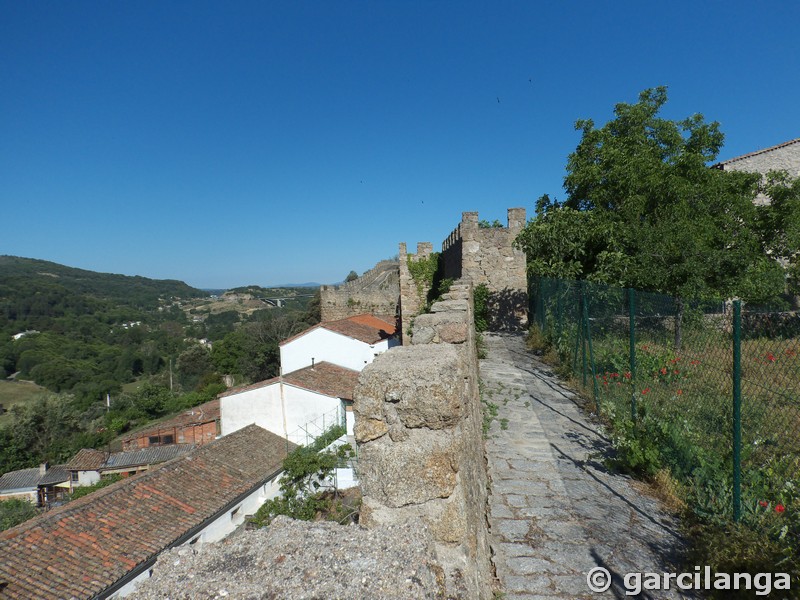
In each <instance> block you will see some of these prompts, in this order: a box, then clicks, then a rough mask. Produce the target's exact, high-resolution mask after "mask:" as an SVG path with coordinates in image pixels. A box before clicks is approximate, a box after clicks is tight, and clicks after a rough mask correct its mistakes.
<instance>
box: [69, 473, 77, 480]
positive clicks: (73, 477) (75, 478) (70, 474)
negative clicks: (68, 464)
mask: <svg viewBox="0 0 800 600" xmlns="http://www.w3.org/2000/svg"><path fill="white" fill-rule="evenodd" d="M69 478H70V481H72V483H78V472H77V471H70V472H69Z"/></svg>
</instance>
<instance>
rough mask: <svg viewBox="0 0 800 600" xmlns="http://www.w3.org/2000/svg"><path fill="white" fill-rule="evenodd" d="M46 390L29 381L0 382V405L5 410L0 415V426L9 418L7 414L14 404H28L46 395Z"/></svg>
mask: <svg viewBox="0 0 800 600" xmlns="http://www.w3.org/2000/svg"><path fill="white" fill-rule="evenodd" d="M47 393H48V392H47V390H46V389H45V388H43V387H41V386H38V385H36V384H35V383H33V382H30V381H0V404H2V405H3V408H4V409H5V410H6V412H4V413H3V414H0V426H2V425H5V424H6V423H8V421H9V419H10V418H11V415H10V413H9V412H8V411H9V410H10V409H11V407H12V406H14V405H15V404H28V403H30V402H35V401H36V400H37V399H39V398H41V397H43V396H45V395H47Z"/></svg>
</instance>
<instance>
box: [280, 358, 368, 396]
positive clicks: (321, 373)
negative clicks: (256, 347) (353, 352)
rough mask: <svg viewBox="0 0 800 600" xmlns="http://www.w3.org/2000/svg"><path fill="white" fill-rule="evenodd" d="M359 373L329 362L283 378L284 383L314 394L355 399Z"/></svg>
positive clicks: (320, 363)
mask: <svg viewBox="0 0 800 600" xmlns="http://www.w3.org/2000/svg"><path fill="white" fill-rule="evenodd" d="M358 376H359V372H358V371H353V370H352V369H345V368H344V367H340V366H338V365H334V364H331V363H329V362H319V363H317V364H316V365H315V366H313V367H305V368H304V369H298V370H297V371H292V372H291V373H287V374H286V375H284V376H283V381H284V382H286V383H288V384H290V385H296V386H297V387H301V388H303V389H306V390H310V391H312V392H319V393H320V394H325V395H326V396H332V397H334V398H344V399H345V400H352V399H353V390H354V389H355V387H356V384H357V383H358Z"/></svg>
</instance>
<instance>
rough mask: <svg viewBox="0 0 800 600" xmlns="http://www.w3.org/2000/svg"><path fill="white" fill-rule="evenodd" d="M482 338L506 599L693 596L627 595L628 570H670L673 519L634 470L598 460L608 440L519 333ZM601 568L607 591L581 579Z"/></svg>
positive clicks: (495, 534) (495, 531) (496, 549)
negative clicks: (631, 474) (492, 407)
mask: <svg viewBox="0 0 800 600" xmlns="http://www.w3.org/2000/svg"><path fill="white" fill-rule="evenodd" d="M485 340H486V343H487V346H488V349H489V352H488V358H486V359H484V360H481V364H480V372H481V380H482V386H483V392H482V393H483V397H484V398H485V400H488V401H489V402H492V403H494V404H496V405H497V410H498V415H497V417H496V419H495V420H494V421H493V423H492V425H491V428H490V430H489V434H488V439H487V441H486V452H487V458H488V464H489V477H490V479H491V490H490V496H489V510H490V513H489V526H490V532H491V543H492V551H493V554H494V558H493V560H494V563H495V568H496V571H497V577H498V579H499V581H500V584H501V585H502V587H503V591H504V592H505V596H503V598H506V599H507V600H513V599H519V600H522V599H525V600H540V599H541V600H543V599H550V600H553V599H555V598H570V599H575V598H653V599H658V600H661V599H667V598H688V597H692V596H688V595H686V594H687V593H686V592H681V594H679V593H677V591H675V590H672V591H665V590H660V591H644V592H642V593H641V594H640V595H636V596H628V595H626V591H628V590H629V588H627V587H626V585H625V580H624V576H625V574H626V573H632V572H656V573H662V572H674V571H675V570H676V567H674V566H671V564H672V561H673V559H674V557H675V554H676V550H677V549H679V548H680V547H681V540H680V538H679V535H678V533H677V524H676V522H675V520H674V519H673V518H672V517H670V516H669V515H668V514H667V513H665V512H664V511H663V510H662V509H661V508H660V507H659V503H658V501H656V500H654V499H653V498H650V497H647V496H644V495H642V494H641V493H640V492H638V491H637V490H636V489H635V488H634V486H633V485H632V481H631V479H630V478H628V477H625V476H621V475H615V474H611V473H609V472H608V471H607V470H606V469H605V468H604V467H603V465H602V463H601V460H602V458H600V457H599V456H598V455H600V454H602V453H603V452H605V451H606V450H607V448H608V441H607V440H606V439H605V438H603V437H602V435H600V434H598V433H597V426H596V425H595V424H594V423H593V422H592V421H591V420H590V419H589V418H588V417H587V416H586V414H585V413H584V412H583V411H582V410H581V409H580V408H579V407H578V406H577V405H576V404H575V402H574V401H573V394H572V393H571V392H570V391H569V390H568V389H566V388H564V387H562V386H561V385H560V383H559V380H558V379H557V378H556V376H555V375H553V374H552V373H551V372H550V371H549V370H548V369H547V367H546V366H545V365H542V364H541V363H538V362H536V360H535V357H534V356H533V355H532V354H530V353H529V352H527V351H526V349H525V345H524V340H523V338H522V336H519V335H504V334H487V335H485ZM597 567H603V568H605V569H607V570H608V572H609V573H610V574H611V581H612V584H611V588H610V589H609V590H608V591H606V592H601V593H593V592H592V591H591V590H590V589H589V587H588V585H587V574H588V573H589V572H590V571H591V570H592V569H595V568H597ZM596 576H597V577H598V578H602V574H599V575H596ZM672 587H673V588H674V587H675V583H674V580H673V582H672Z"/></svg>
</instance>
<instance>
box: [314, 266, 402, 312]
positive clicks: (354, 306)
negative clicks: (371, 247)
mask: <svg viewBox="0 0 800 600" xmlns="http://www.w3.org/2000/svg"><path fill="white" fill-rule="evenodd" d="M399 297H400V278H399V273H398V265H397V261H395V260H382V261H381V262H379V263H378V264H377V265H375V266H374V267H373V268H372V269H370V270H369V271H367V272H366V273H364V274H363V275H362V276H361V277H359V278H358V279H355V280H353V281H348V282H346V283H343V284H341V285H339V286H332V285H323V286H322V287H321V288H320V307H321V312H322V320H323V321H337V320H339V319H346V318H347V317H352V316H355V315H359V314H363V313H372V314H374V315H395V314H397V306H398V299H399Z"/></svg>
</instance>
